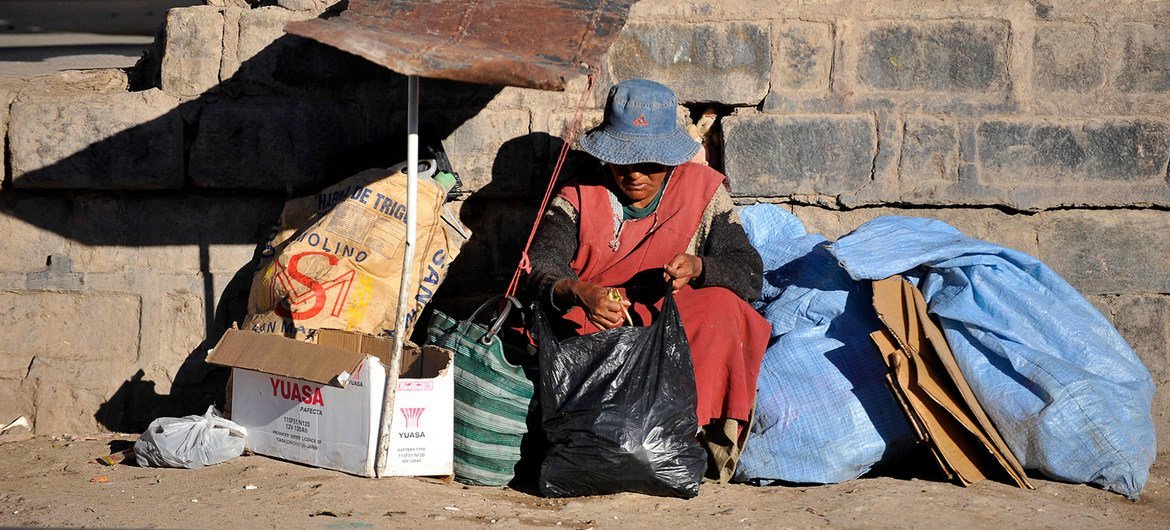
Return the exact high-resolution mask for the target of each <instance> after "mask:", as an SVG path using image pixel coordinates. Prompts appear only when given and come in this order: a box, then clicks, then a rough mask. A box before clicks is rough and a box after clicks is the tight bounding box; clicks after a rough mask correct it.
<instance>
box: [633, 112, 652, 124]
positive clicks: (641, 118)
mask: <svg viewBox="0 0 1170 530" xmlns="http://www.w3.org/2000/svg"><path fill="white" fill-rule="evenodd" d="M634 125H637V126H638V127H645V126H647V125H650V122H648V121H646V115H645V114H639V115H638V117H637V118H634Z"/></svg>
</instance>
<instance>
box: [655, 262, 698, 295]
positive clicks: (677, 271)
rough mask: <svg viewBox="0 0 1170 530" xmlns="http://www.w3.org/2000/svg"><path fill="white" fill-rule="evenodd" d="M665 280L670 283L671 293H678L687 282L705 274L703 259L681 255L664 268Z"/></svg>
mask: <svg viewBox="0 0 1170 530" xmlns="http://www.w3.org/2000/svg"><path fill="white" fill-rule="evenodd" d="M663 269H664V270H665V273H664V274H663V278H664V279H665V280H666V281H668V282H670V289H671V290H670V292H671V293H677V292H678V290H679V289H682V287H683V286H684V285H686V284H687V282H689V281H691V280H693V279H695V278H698V277H699V275H700V274H703V259H702V258H700V257H698V256H692V255H690V254H679V255H677V256H675V257H674V259H672V260H670V263H667V264H666V267H664V268H663Z"/></svg>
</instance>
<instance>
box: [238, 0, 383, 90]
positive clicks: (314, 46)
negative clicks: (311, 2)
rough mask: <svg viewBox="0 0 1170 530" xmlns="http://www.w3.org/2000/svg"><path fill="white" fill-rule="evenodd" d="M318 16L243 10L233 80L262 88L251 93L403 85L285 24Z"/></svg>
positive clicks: (273, 9)
mask: <svg viewBox="0 0 1170 530" xmlns="http://www.w3.org/2000/svg"><path fill="white" fill-rule="evenodd" d="M317 14H318V13H316V12H315V11H291V10H288V9H283V8H280V7H277V6H266V7H260V8H256V9H251V10H248V11H245V12H243V13H242V14H241V15H240V20H239V39H238V43H237V45H236V60H237V62H238V64H239V66H238V69H236V71H235V72H234V74H233V75H232V80H234V81H235V82H237V83H241V84H243V85H245V87H258V88H259V90H251V89H250V88H248V90H247V91H248V92H249V93H252V92H255V93H266V92H271V91H273V90H278V91H281V92H288V91H313V92H324V93H328V94H330V95H336V94H339V93H348V92H352V91H353V90H355V88H360V86H361V85H363V84H366V85H369V84H391V85H392V84H393V83H396V82H400V81H399V80H401V79H402V78H403V77H402V76H400V75H398V74H395V73H393V72H391V71H390V70H388V69H386V68H383V67H381V66H378V65H375V64H374V63H371V62H369V61H367V60H365V59H362V58H361V57H358V56H356V55H353V54H350V53H346V52H343V51H341V50H338V49H336V48H333V47H331V46H326V45H324V44H321V43H318V42H316V41H312V40H309V39H305V38H302V37H297V36H295V35H289V34H286V33H285V32H284V26H285V24H287V23H289V22H292V21H299V20H308V19H311V18H316V17H317ZM229 69H230V68H229ZM403 93H405V89H404V90H403Z"/></svg>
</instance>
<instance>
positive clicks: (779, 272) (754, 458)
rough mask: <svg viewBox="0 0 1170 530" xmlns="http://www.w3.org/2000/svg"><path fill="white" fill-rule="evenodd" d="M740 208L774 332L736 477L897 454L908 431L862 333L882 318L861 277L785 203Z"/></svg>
mask: <svg viewBox="0 0 1170 530" xmlns="http://www.w3.org/2000/svg"><path fill="white" fill-rule="evenodd" d="M740 217H741V219H743V223H744V228H745V230H746V231H747V233H748V237H749V239H750V240H751V242H752V245H754V246H755V247H756V249H757V250H759V252H760V256H761V257H762V258H763V260H764V288H763V292H762V293H761V298H760V300H759V301H758V302H756V308H757V309H759V310H760V312H761V313H762V314H763V315H764V317H765V318H767V319H768V320H769V321H770V322H771V323H772V341H771V343H770V344H769V346H768V351H767V352H766V353H765V354H764V362H763V365H762V366H761V367H760V379H759V393H758V394H757V404H756V420H755V423H754V424H753V427H752V433H751V437H750V438H749V439H748V443H747V446H746V448H745V449H744V452H743V455H742V456H741V458H740V460H739V465H738V467H737V470H736V479H737V480H740V481H752V482H758V483H770V482H772V481H776V480H780V481H785V482H796V483H829V482H842V481H846V480H849V479H853V478H857V477H859V476H861V475H862V474H864V473H865V472H866V471H869V469H870V467H872V466H873V464H875V463H877V462H878V461H880V460H882V458H883V457H894V456H898V455H900V454H904V453H905V452H906V450H908V449H910V448H911V447H913V445H914V443H915V439H914V434H913V432H912V431H911V428H910V424H909V423H908V422H907V420H906V416H905V413H904V412H903V411H902V409H901V407H900V406H899V405H898V403H897V402H896V401H895V400H894V395H893V394H892V393H891V392H890V388H889V387H888V386H887V385H886V381H885V373H886V365H885V364H884V363H883V362H882V360H881V356H880V354H879V353H878V350H877V348H876V347H875V346H874V344H873V342H872V341H871V340H870V338H869V333H870V332H872V331H875V330H877V329H880V328H881V322H879V321H878V319H877V316H876V314H875V313H874V310H873V301H872V298H873V295H872V292H871V291H870V288H869V283H868V282H856V281H853V280H852V279H850V278H849V274H848V273H846V272H845V270H844V269H842V268H841V267H839V266H838V265H837V258H835V257H833V256H832V255H831V254H829V252H828V250H827V249H826V247H827V246H828V244H829V242H828V241H826V240H825V238H823V237H821V236H819V235H805V231H804V226H803V225H802V224H801V222H800V220H798V219H797V218H796V217H795V216H793V215H792V214H790V213H788V212H787V211H785V210H783V209H781V208H779V207H777V206H771V205H760V206H751V207H747V208H744V209H743V212H742V213H741V214H740Z"/></svg>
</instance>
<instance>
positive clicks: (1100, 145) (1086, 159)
mask: <svg viewBox="0 0 1170 530" xmlns="http://www.w3.org/2000/svg"><path fill="white" fill-rule="evenodd" d="M977 135H978V140H979V161H980V164H981V166H982V170H981V172H980V180H982V181H984V182H989V183H998V184H1003V185H1014V184H1037V185H1046V186H1049V185H1052V184H1066V183H1074V182H1092V181H1105V182H1110V183H1114V184H1116V185H1122V186H1123V185H1127V184H1139V183H1154V184H1156V183H1161V182H1164V181H1165V179H1166V167H1167V161H1168V160H1170V125H1168V124H1167V123H1165V122H1158V121H1151V120H1132V121H1129V120H1126V121H1121V120H1110V121H1103V120H1092V121H1089V120H1085V121H1081V120H1077V121H1071V120H1068V121H1059V122H1053V121H1047V120H1046V121H1040V120H1035V121H1033V120H1010V121H1009V120H995V121H986V122H983V123H982V124H980V125H979V128H978V131H977Z"/></svg>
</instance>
